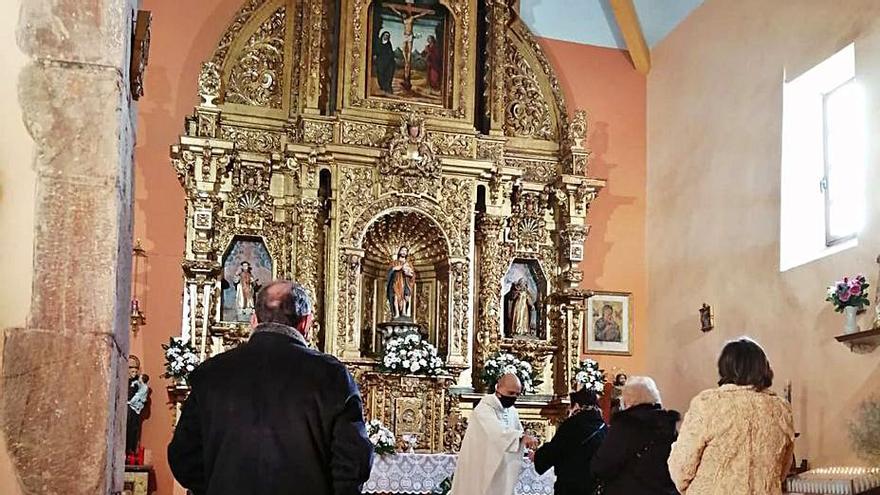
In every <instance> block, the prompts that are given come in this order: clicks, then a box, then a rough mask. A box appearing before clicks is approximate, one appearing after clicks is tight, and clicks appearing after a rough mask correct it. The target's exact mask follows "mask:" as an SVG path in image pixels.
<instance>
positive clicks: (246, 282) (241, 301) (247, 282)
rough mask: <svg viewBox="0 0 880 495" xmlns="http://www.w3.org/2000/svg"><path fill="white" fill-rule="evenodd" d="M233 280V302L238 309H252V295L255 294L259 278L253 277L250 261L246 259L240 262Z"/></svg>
mask: <svg viewBox="0 0 880 495" xmlns="http://www.w3.org/2000/svg"><path fill="white" fill-rule="evenodd" d="M233 282H235V302H236V304H237V306H238V309H239V310H240V311H244V310H246V309H250V310H253V309H254V296H255V294H256V289H257V288H258V284H259V280H258V279H256V278H254V272H253V270H252V269H251V264H250V263H248V262H247V261H242V262H241V265H240V266H239V268H238V271H237V272H236V273H235V278H234V279H233Z"/></svg>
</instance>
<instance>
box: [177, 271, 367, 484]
mask: <svg viewBox="0 0 880 495" xmlns="http://www.w3.org/2000/svg"><path fill="white" fill-rule="evenodd" d="M255 306H256V307H255V316H254V318H252V322H251V323H252V324H253V325H254V326H255V327H254V331H253V335H252V336H251V338H250V340H249V341H248V342H247V343H245V344H242V345H241V346H239V347H237V348H236V349H233V350H230V351H228V352H224V353H222V354H219V355H217V356H215V357H213V358H211V359H209V360H207V361H205V362H204V363H202V364H201V365H200V366H199V367H198V368H196V370H195V371H193V372H192V374H191V375H190V377H189V382H190V385H191V387H192V389H191V392H190V395H189V397H188V398H187V400H186V402H185V403H184V405H183V410H182V412H181V416H180V420H179V422H178V423H177V428H176V429H175V431H174V438H173V439H172V440H171V444H170V445H168V463H169V464H170V466H171V471H172V473H174V477H175V478H176V479H177V481H179V482H180V484H181V485H183V486H184V487H186V488H188V489H189V490H191V491H192V492H193V493H194V494H195V495H224V494H229V495H233V494H234V495H249V494H254V495H256V494H265V495H299V494H302V495H331V494H332V495H353V494H358V493H361V486H362V485H363V483H365V482H366V481H367V479H369V476H370V469H371V465H372V457H373V447H372V444H371V443H370V441H369V439H368V438H367V434H366V430H365V425H364V418H363V413H362V411H361V398H360V394H359V392H358V389H357V385H356V384H355V383H354V380H353V379H352V377H351V374H349V372H348V370H347V369H346V368H345V366H344V365H343V364H342V363H340V362H339V361H338V360H337V359H335V358H333V357H331V356H328V355H325V354H323V353H321V352H318V351H314V350H311V349H309V348H308V347H307V344H306V336H307V335H308V329H309V326H310V324H311V322H312V310H311V302H310V301H309V296H308V294H307V293H306V291H305V289H303V288H302V286H300V285H298V284H294V283H292V282H286V281H278V282H273V283H271V284H269V285H267V286H266V287H264V288H263V289H262V290H260V292H259V293H258V294H257V300H256V304H255Z"/></svg>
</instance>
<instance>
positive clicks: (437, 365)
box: [382, 333, 443, 375]
mask: <svg viewBox="0 0 880 495" xmlns="http://www.w3.org/2000/svg"><path fill="white" fill-rule="evenodd" d="M382 369H383V370H384V371H387V372H389V373H404V374H414V375H416V374H418V375H439V374H440V373H442V372H443V360H442V359H440V357H439V356H438V355H437V348H436V347H434V346H433V345H431V343H430V342H426V341H425V340H422V338H421V337H420V336H419V335H417V334H415V333H410V334H406V335H398V336H396V337H391V338H390V339H388V340H386V341H385V354H384V355H383V356H382Z"/></svg>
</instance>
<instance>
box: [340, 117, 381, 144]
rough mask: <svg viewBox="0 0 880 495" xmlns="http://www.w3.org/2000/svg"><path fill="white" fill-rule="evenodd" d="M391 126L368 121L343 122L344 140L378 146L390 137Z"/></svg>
mask: <svg viewBox="0 0 880 495" xmlns="http://www.w3.org/2000/svg"><path fill="white" fill-rule="evenodd" d="M388 132H389V127H388V126H384V125H379V124H372V123H368V122H348V121H345V122H343V123H342V142H343V143H344V144H354V145H356V146H368V147H371V148H372V147H377V146H380V145H381V144H382V143H383V142H385V141H386V140H387V139H388V138H387V136H388Z"/></svg>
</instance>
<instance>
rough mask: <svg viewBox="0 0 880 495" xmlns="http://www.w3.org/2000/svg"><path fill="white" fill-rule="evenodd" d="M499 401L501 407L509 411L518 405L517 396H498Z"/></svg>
mask: <svg viewBox="0 0 880 495" xmlns="http://www.w3.org/2000/svg"><path fill="white" fill-rule="evenodd" d="M498 401H499V402H501V407H503V408H504V409H507V408H509V407H512V406H513V405H514V404H516V396H515V395H500V396H498Z"/></svg>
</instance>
